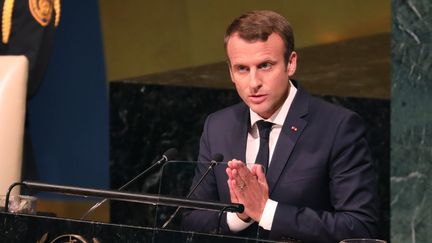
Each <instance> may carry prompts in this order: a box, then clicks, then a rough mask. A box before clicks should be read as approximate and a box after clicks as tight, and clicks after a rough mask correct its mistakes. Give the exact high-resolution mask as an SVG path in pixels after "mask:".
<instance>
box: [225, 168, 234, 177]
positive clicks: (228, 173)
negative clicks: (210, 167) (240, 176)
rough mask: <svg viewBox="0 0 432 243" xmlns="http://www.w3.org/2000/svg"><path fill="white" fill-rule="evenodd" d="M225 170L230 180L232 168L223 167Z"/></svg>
mask: <svg viewBox="0 0 432 243" xmlns="http://www.w3.org/2000/svg"><path fill="white" fill-rule="evenodd" d="M225 172H226V173H227V175H228V178H229V179H231V180H232V179H233V173H232V169H230V168H226V169H225Z"/></svg>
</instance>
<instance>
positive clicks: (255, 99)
mask: <svg viewBox="0 0 432 243" xmlns="http://www.w3.org/2000/svg"><path fill="white" fill-rule="evenodd" d="M266 99H267V95H265V94H255V95H249V100H250V102H251V103H253V104H260V103H262V102H264V101H265V100H266Z"/></svg>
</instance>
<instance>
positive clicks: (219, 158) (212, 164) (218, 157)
mask: <svg viewBox="0 0 432 243" xmlns="http://www.w3.org/2000/svg"><path fill="white" fill-rule="evenodd" d="M223 159H224V157H223V155H222V154H220V153H217V154H214V155H213V159H212V160H211V161H210V165H209V167H208V168H207V170H206V171H205V172H204V174H203V175H202V176H201V177H200V179H199V180H198V182H197V184H195V186H194V187H193V188H192V189H191V190H190V191H189V193H188V194H187V196H186V198H190V197H191V196H192V193H194V192H195V190H196V189H197V187H198V186H199V185H200V184H201V182H202V181H203V180H204V178H205V177H206V176H207V174H208V173H209V172H210V171H211V170H212V169H213V168H214V167H215V166H216V165H218V164H219V163H220V162H222V161H223ZM180 208H181V207H177V208H176V210H175V211H174V213H172V214H171V216H170V217H169V218H168V220H167V221H165V223H164V224H163V225H162V229H165V227H167V226H168V225H169V223H171V221H172V220H173V219H174V217H175V216H177V213H178V212H179V210H180Z"/></svg>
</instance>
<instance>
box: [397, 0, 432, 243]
mask: <svg viewBox="0 0 432 243" xmlns="http://www.w3.org/2000/svg"><path fill="white" fill-rule="evenodd" d="M392 3H393V6H392V8H393V26H392V28H393V30H392V31H393V37H392V59H393V64H392V104H391V105H392V108H391V109H392V113H391V178H390V183H391V241H392V243H399V242H401V243H402V242H403V243H406V242H432V207H431V206H432V205H431V199H432V179H431V172H432V1H430V0H393V1H392Z"/></svg>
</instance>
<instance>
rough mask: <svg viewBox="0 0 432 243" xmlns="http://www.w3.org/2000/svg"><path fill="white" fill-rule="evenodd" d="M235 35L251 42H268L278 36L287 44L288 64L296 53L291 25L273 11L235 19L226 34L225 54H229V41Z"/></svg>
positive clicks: (254, 12) (253, 12) (286, 59)
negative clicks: (274, 35)
mask: <svg viewBox="0 0 432 243" xmlns="http://www.w3.org/2000/svg"><path fill="white" fill-rule="evenodd" d="M235 33H237V34H238V35H239V36H240V38H242V39H244V40H246V41H251V42H254V41H258V40H260V41H267V39H268V37H269V36H270V35H271V34H272V33H276V34H278V35H279V36H280V37H281V38H282V40H283V42H284V44H285V53H284V59H285V63H288V60H289V57H290V55H291V52H292V51H294V33H293V29H292V27H291V24H290V23H289V22H288V20H286V19H285V18H284V17H283V16H282V15H280V14H278V13H276V12H273V11H269V10H256V11H250V12H247V13H245V14H243V15H241V16H239V17H237V18H236V19H234V21H233V22H232V23H231V24H230V25H229V26H228V28H227V30H226V32H225V37H224V46H225V53H227V44H228V40H229V38H230V37H231V36H232V35H233V34H235ZM228 61H229V60H228Z"/></svg>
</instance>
